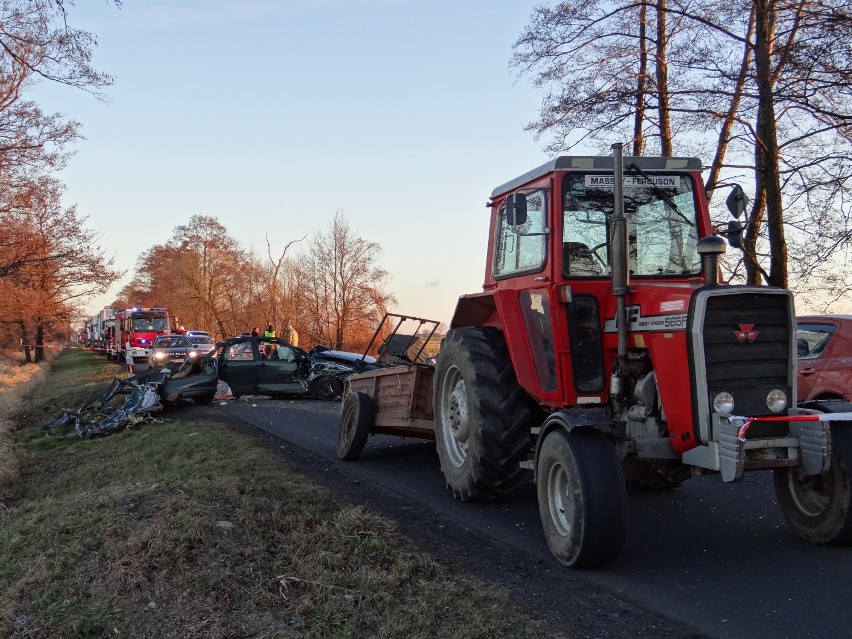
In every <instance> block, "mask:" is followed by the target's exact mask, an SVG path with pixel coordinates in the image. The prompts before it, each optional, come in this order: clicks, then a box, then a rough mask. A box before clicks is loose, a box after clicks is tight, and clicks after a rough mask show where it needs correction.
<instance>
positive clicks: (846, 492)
mask: <svg viewBox="0 0 852 639" xmlns="http://www.w3.org/2000/svg"><path fill="white" fill-rule="evenodd" d="M819 404H821V405H820V406H814V407H815V408H818V409H820V410H824V412H846V411H852V404H850V403H849V402H819ZM775 495H776V497H777V499H778V505H779V506H781V511H782V512H783V513H784V518H785V519H786V520H787V525H788V526H789V527H790V528H791V529H792V531H793V532H794V533H796V534H797V535H798V536H799V537H801V538H802V539H804V540H805V541H809V542H811V543H815V544H828V545H832V546H848V545H852V422H832V423H831V465H830V466H829V468H828V470H827V471H826V472H824V473H822V474H821V475H814V476H812V477H802V476H801V473H800V471H799V470H798V469H796V468H779V469H776V470H775Z"/></svg>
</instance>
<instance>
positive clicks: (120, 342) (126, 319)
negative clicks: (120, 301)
mask: <svg viewBox="0 0 852 639" xmlns="http://www.w3.org/2000/svg"><path fill="white" fill-rule="evenodd" d="M172 324H173V318H172V317H171V316H170V315H169V311H168V310H167V309H165V308H136V307H134V308H127V309H124V310H120V311H116V312H115V331H114V335H115V350H116V352H117V354H118V361H122V360H124V358H125V357H126V355H127V351H128V349H129V351H130V353H131V354H132V355H133V360H134V361H136V362H145V361H148V353H149V352H150V350H151V344H152V343H153V342H154V340H155V339H156V337H157V335H162V334H163V333H169V332H171V328H172Z"/></svg>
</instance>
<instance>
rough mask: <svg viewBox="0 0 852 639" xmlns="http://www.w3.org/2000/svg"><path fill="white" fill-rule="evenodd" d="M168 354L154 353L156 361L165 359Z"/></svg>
mask: <svg viewBox="0 0 852 639" xmlns="http://www.w3.org/2000/svg"><path fill="white" fill-rule="evenodd" d="M165 358H166V354H165V353H163V352H158V353H154V359H165Z"/></svg>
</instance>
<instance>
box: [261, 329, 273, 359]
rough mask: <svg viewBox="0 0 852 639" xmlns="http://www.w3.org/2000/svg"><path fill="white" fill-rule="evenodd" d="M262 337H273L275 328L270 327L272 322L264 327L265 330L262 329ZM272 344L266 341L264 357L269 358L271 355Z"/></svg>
mask: <svg viewBox="0 0 852 639" xmlns="http://www.w3.org/2000/svg"><path fill="white" fill-rule="evenodd" d="M263 336H264V337H269V338H271V339H275V329H274V328H272V324H270V325H269V326H267V327H266V330H265V331H263ZM272 348H273V345H272V344H271V343H269V342H267V343H266V348H265V349H264V351H265V354H266V357H267V358H269V357H270V356H271V355H272Z"/></svg>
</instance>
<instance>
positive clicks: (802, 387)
mask: <svg viewBox="0 0 852 639" xmlns="http://www.w3.org/2000/svg"><path fill="white" fill-rule="evenodd" d="M836 330H837V328H836V326H835V325H834V324H833V323H832V322H828V321H825V322H815V321H807V322H798V323H797V325H796V355H797V362H796V366H797V372H798V378H797V380H796V381H797V384H798V395H799V399H800V400H808V399H814V398H815V397H818V396H819V395H821V394H822V393H823V391H822V390H821V388H822V389H824V387H825V386H826V382H829V385H830V382H831V379H829V378H830V377H831V376H832V374H831V370H830V369H831V368H832V367H831V365H830V361H831V352H832V350H833V342H834V335H835V332H836ZM827 364H828V370H825V373H828V377H827V378H826V379H823V377H825V375H824V369H826V365H827Z"/></svg>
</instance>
